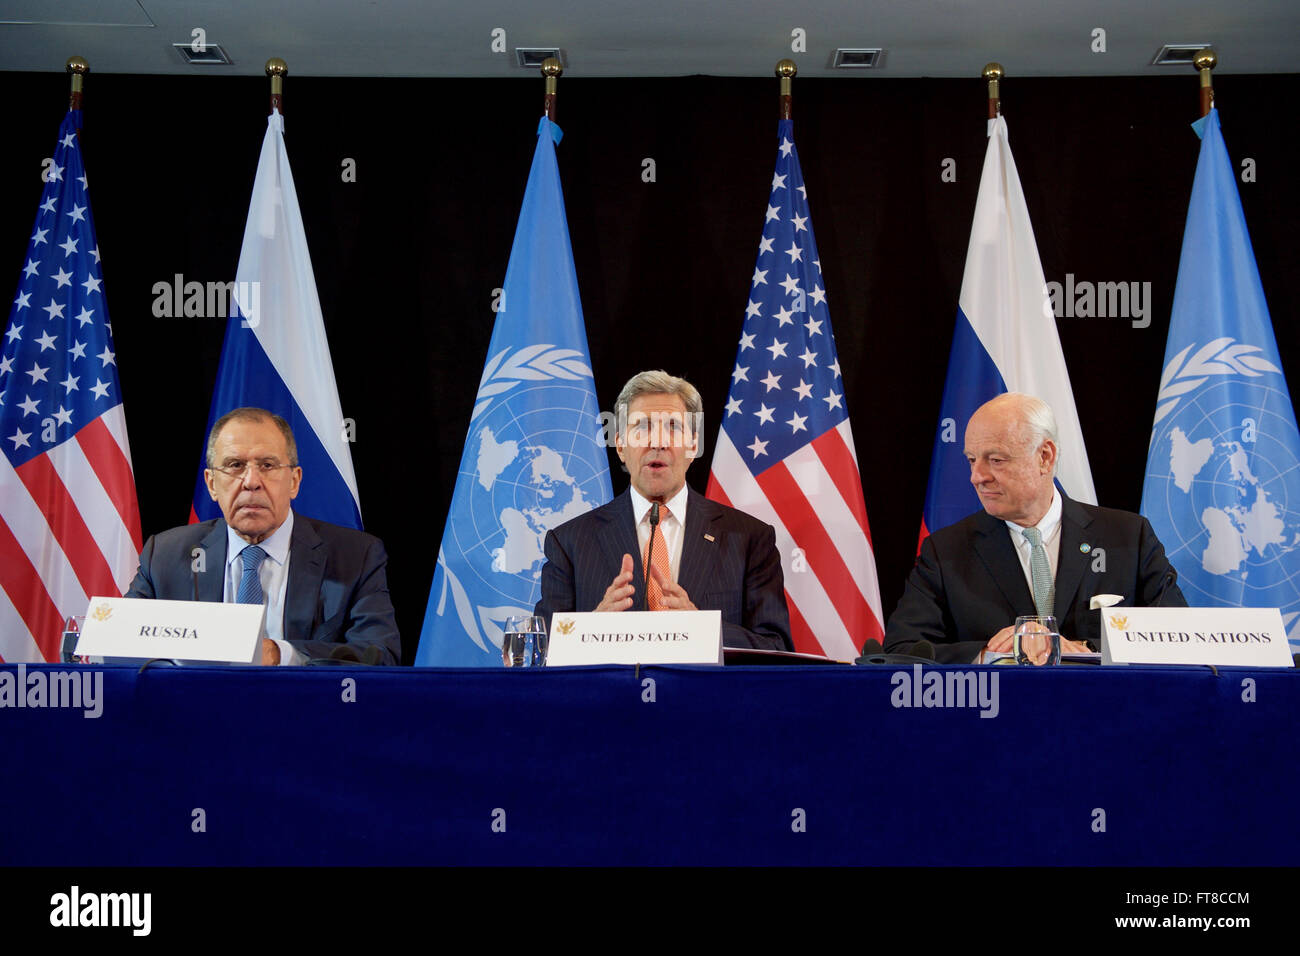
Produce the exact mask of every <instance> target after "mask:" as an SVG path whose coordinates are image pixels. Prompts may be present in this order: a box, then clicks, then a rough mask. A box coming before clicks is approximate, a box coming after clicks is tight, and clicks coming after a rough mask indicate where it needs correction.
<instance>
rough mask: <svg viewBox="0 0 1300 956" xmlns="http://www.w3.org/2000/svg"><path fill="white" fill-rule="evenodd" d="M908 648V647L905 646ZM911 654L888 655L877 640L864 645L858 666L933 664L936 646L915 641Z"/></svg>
mask: <svg viewBox="0 0 1300 956" xmlns="http://www.w3.org/2000/svg"><path fill="white" fill-rule="evenodd" d="M904 646H907V645H904ZM908 650H909V651H910V652H911V653H909V654H886V653H885V648H884V646H883V645H882V644H881V643H880V642H879V641H878V640H876V639H875V638H872V639H871V640H869V641H867V642H866V643H865V644H863V645H862V656H861V657H859V658H858V659H857V663H858V664H868V665H871V664H874V665H881V664H883V665H887V666H888V665H897V664H933V663H934V645H933V644H932V643H930V642H929V641H927V640H925V639H924V638H923V639H921V640H919V641H914V642H913V643H912V645H911V646H910V647H908Z"/></svg>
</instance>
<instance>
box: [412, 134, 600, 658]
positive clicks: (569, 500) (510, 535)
mask: <svg viewBox="0 0 1300 956" xmlns="http://www.w3.org/2000/svg"><path fill="white" fill-rule="evenodd" d="M537 134H538V135H537V150H536V152H535V153H534V155H533V166H532V170H531V172H530V173H529V176H528V187H527V189H526V190H525V192H524V204H523V209H522V210H521V211H520V213H519V225H518V226H517V228H516V229H515V241H514V246H513V248H512V249H511V251H510V262H509V264H508V266H507V267H506V280H505V284H504V286H503V287H502V294H501V296H500V298H499V299H498V302H497V306H496V308H497V310H498V311H497V319H496V325H495V326H494V327H493V330H492V343H491V345H490V346H489V347H488V357H487V363H486V364H485V365H484V368H483V376H482V378H481V379H480V381H479V387H478V395H477V396H476V399H475V403H474V411H473V413H472V415H471V416H470V423H469V435H468V437H467V438H466V441H465V451H464V453H463V455H462V457H461V461H460V471H459V473H458V474H457V477H456V490H455V492H454V493H453V495H452V499H451V511H450V513H449V514H448V516H447V525H446V528H445V530H444V531H443V535H442V546H441V547H440V548H439V550H438V565H437V568H436V570H435V571H434V575H433V588H432V590H431V591H430V593H429V604H428V608H427V609H426V610H425V615H424V628H423V630H422V631H421V633H420V646H419V650H418V651H417V652H416V655H415V663H416V664H417V665H418V666H469V667H494V666H495V667H500V666H501V631H502V624H503V623H504V621H505V619H506V618H507V617H511V616H514V615H521V614H532V613H533V606H534V605H535V604H536V603H537V599H538V596H539V593H540V583H539V582H540V580H541V573H542V565H543V564H545V561H546V559H545V557H544V556H543V553H542V542H543V541H544V539H545V537H546V532H547V531H549V530H550V529H551V528H554V527H556V526H557V525H560V524H563V523H564V522H565V521H568V520H569V519H570V518H574V517H577V516H578V515H580V514H582V513H584V512H586V511H589V510H590V509H591V508H594V507H596V506H598V505H603V504H605V503H606V502H607V501H609V500H610V498H611V497H613V493H612V486H611V484H610V477H609V456H608V454H607V452H606V449H605V443H604V440H603V437H602V435H603V429H602V422H601V419H600V409H599V406H598V405H597V403H596V387H595V382H594V381H593V378H592V373H591V359H590V352H589V351H588V349H587V330H586V326H585V324H584V323H583V318H582V302H581V300H580V299H579V297H578V279H577V275H576V273H575V271H574V268H573V250H572V248H571V247H570V245H569V228H568V224H567V220H566V218H565V214H564V196H563V194H562V192H561V190H560V173H559V169H558V167H557V166H556V161H555V146H556V144H558V143H559V141H560V135H561V134H560V129H559V127H558V126H556V125H555V124H553V123H551V122H550V121H549V120H548V119H546V118H545V117H543V118H542V121H541V124H540V125H539V126H538V129H537Z"/></svg>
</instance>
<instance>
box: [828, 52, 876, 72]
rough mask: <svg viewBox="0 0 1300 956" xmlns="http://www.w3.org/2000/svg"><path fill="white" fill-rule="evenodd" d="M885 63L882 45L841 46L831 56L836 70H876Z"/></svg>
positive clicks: (832, 64)
mask: <svg viewBox="0 0 1300 956" xmlns="http://www.w3.org/2000/svg"><path fill="white" fill-rule="evenodd" d="M884 65H885V51H884V50H882V49H881V48H880V47H840V48H839V49H837V50H836V51H835V55H834V56H833V57H831V67H832V68H834V69H836V70H876V69H879V68H880V67H882V66H884Z"/></svg>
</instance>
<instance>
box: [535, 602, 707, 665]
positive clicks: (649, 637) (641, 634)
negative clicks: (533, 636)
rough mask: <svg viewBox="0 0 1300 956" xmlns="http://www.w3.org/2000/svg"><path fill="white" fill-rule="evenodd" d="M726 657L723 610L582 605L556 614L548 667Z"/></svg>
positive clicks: (696, 661) (702, 661) (689, 661)
mask: <svg viewBox="0 0 1300 956" xmlns="http://www.w3.org/2000/svg"><path fill="white" fill-rule="evenodd" d="M721 663H722V612H721V611H602V612H600V613H597V612H595V611H578V612H573V613H568V612H558V613H556V614H555V615H553V616H552V618H551V644H550V648H549V650H548V651H547V654H546V666H547V667H572V666H574V665H575V664H721Z"/></svg>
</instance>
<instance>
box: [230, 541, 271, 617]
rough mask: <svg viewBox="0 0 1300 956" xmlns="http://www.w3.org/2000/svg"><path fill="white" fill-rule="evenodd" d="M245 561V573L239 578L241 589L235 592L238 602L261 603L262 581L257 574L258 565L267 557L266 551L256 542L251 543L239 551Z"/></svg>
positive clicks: (236, 601)
mask: <svg viewBox="0 0 1300 956" xmlns="http://www.w3.org/2000/svg"><path fill="white" fill-rule="evenodd" d="M239 557H240V559H241V560H242V561H243V562H244V573H243V576H242V577H240V579H239V590H237V591H236V592H235V603H236V604H261V603H262V582H261V580H260V579H259V578H258V576H257V569H258V566H259V565H261V563H262V559H263V558H265V557H266V552H265V551H263V550H262V549H261V548H259V547H258V546H257V545H255V544H250V545H249V546H248V547H246V548H245V549H244V550H243V551H241V552H239Z"/></svg>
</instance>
